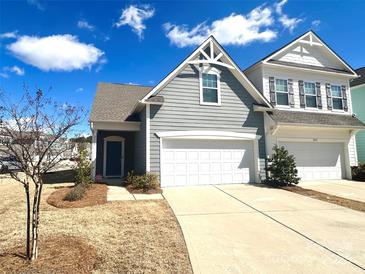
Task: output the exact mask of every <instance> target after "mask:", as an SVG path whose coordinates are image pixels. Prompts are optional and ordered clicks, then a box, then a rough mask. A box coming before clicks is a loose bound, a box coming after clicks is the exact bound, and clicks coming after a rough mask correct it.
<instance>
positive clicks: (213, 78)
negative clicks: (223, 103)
mask: <svg viewBox="0 0 365 274" xmlns="http://www.w3.org/2000/svg"><path fill="white" fill-rule="evenodd" d="M201 81H202V82H201V94H200V103H201V104H206V105H220V91H219V75H218V74H215V73H202V74H201Z"/></svg>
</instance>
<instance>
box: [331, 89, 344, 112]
mask: <svg viewBox="0 0 365 274" xmlns="http://www.w3.org/2000/svg"><path fill="white" fill-rule="evenodd" d="M332 87H339V88H340V92H341V96H340V97H339V96H333V94H332ZM330 90H331V100H332V110H333V111H339V112H342V111H344V110H343V98H342V89H341V86H340V85H331V86H330ZM334 98H335V99H341V102H342V108H341V109H339V108H335V107H334V104H333V99H334Z"/></svg>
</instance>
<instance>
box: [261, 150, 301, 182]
mask: <svg viewBox="0 0 365 274" xmlns="http://www.w3.org/2000/svg"><path fill="white" fill-rule="evenodd" d="M273 150H274V154H273V155H272V157H271V158H269V162H268V166H267V168H266V171H268V173H269V175H268V178H267V179H266V181H265V183H267V184H268V185H271V186H275V187H279V186H287V185H293V184H298V183H299V180H300V178H299V177H298V170H297V167H296V164H295V158H294V156H293V155H289V152H288V151H287V150H286V149H285V147H283V146H282V147H278V146H276V145H275V146H274V148H273Z"/></svg>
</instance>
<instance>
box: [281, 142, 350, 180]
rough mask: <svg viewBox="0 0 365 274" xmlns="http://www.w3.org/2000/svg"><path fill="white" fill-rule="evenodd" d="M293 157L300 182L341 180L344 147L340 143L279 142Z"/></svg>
mask: <svg viewBox="0 0 365 274" xmlns="http://www.w3.org/2000/svg"><path fill="white" fill-rule="evenodd" d="M280 145H284V146H285V147H286V148H287V149H288V151H289V153H290V154H293V155H294V157H295V162H296V165H297V169H298V176H299V177H300V178H301V180H303V181H305V180H325V179H342V178H343V176H344V156H343V155H344V145H343V144H342V143H306V142H281V143H280Z"/></svg>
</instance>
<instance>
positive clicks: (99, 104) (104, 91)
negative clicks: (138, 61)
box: [90, 83, 153, 122]
mask: <svg viewBox="0 0 365 274" xmlns="http://www.w3.org/2000/svg"><path fill="white" fill-rule="evenodd" d="M152 88H153V87H147V86H137V85H126V84H111V83H98V86H97V89H96V94H95V97H94V102H93V105H92V109H91V113H90V121H91V122H95V121H116V122H117V121H119V122H120V121H126V120H129V118H131V115H132V114H133V113H132V112H133V110H134V107H135V106H136V104H137V103H138V101H139V100H141V99H142V98H143V97H144V96H145V95H146V94H147V93H148V92H149V91H151V90H152Z"/></svg>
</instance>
